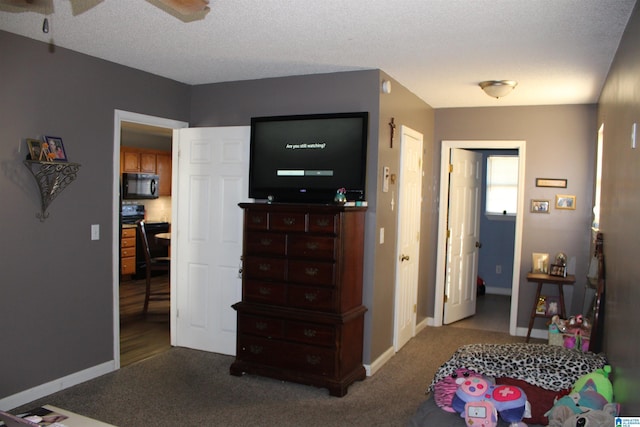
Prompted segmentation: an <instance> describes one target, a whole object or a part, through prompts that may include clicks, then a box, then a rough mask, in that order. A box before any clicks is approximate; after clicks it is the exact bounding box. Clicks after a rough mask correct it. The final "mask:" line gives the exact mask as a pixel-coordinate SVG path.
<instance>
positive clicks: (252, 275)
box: [230, 203, 367, 397]
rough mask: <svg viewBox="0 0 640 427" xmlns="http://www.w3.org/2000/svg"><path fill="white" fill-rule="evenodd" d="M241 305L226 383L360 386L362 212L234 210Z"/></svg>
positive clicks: (336, 389)
mask: <svg viewBox="0 0 640 427" xmlns="http://www.w3.org/2000/svg"><path fill="white" fill-rule="evenodd" d="M240 206H241V207H242V208H243V209H244V243H243V257H242V259H243V270H242V301H240V302H239V303H237V304H234V305H233V308H234V309H235V310H236V311H237V317H238V322H237V324H238V329H237V341H236V342H237V348H236V360H235V362H234V363H233V364H232V365H231V368H230V373H231V374H232V375H237V376H239V375H242V374H243V373H251V374H257V375H264V376H269V377H273V378H277V379H282V380H286V381H293V382H299V383H303V384H311V385H315V386H318V387H326V388H328V389H329V393H330V394H331V395H333V396H339V397H340V396H344V395H345V394H346V393H347V389H348V387H349V385H351V384H352V383H353V382H354V381H358V380H363V379H364V378H365V370H364V367H363V365H362V351H363V350H362V347H363V328H364V313H365V312H366V310H367V309H366V308H365V307H364V306H363V305H362V281H363V275H362V269H363V262H364V261H363V253H364V249H363V248H364V217H365V210H366V208H361V207H353V208H351V207H344V206H328V205H296V204H277V205H276V204H273V205H271V204H266V203H255V204H252V203H241V204H240Z"/></svg>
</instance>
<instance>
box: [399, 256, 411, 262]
mask: <svg viewBox="0 0 640 427" xmlns="http://www.w3.org/2000/svg"><path fill="white" fill-rule="evenodd" d="M402 261H409V255H405V254H402V255H400V262H402Z"/></svg>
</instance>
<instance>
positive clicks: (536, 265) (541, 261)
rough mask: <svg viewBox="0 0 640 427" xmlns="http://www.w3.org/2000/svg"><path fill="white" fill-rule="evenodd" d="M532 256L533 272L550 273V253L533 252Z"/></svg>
mask: <svg viewBox="0 0 640 427" xmlns="http://www.w3.org/2000/svg"><path fill="white" fill-rule="evenodd" d="M531 258H532V267H531V272H532V273H538V274H548V273H549V254H545V253H541V252H533V254H532V255H531Z"/></svg>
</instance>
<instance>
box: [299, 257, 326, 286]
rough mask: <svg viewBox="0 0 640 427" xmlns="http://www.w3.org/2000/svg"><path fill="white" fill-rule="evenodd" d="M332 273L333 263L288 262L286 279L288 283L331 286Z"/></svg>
mask: <svg viewBox="0 0 640 427" xmlns="http://www.w3.org/2000/svg"><path fill="white" fill-rule="evenodd" d="M334 272H335V264H334V263H333V262H315V261H298V260H290V261H289V267H288V273H289V274H288V278H289V282H295V283H301V284H309V285H327V286H332V285H333V284H334V283H335V279H334V277H335V274H334Z"/></svg>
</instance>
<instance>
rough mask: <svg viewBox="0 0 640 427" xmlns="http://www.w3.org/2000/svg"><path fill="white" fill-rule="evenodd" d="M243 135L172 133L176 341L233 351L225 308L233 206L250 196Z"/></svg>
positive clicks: (233, 270)
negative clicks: (176, 168)
mask: <svg viewBox="0 0 640 427" xmlns="http://www.w3.org/2000/svg"><path fill="white" fill-rule="evenodd" d="M249 132H250V131H249V127H248V126H247V127H244V126H243V127H220V128H189V129H180V130H176V131H174V136H173V138H174V139H173V142H174V152H175V150H176V149H177V161H178V170H177V173H176V174H174V176H175V180H176V181H175V182H174V184H176V185H174V186H173V188H174V190H173V192H172V193H173V202H174V203H175V207H174V215H175V216H174V217H173V224H172V229H171V238H172V265H171V268H172V280H171V284H172V287H174V289H173V295H175V298H172V305H173V307H172V311H173V312H174V314H175V337H174V338H175V339H174V342H175V345H177V346H181V347H189V348H195V349H199V350H205V351H212V352H216V353H222V354H229V355H234V354H235V351H236V347H235V345H236V344H235V343H236V312H235V310H233V308H232V307H231V305H232V304H234V303H236V302H238V301H240V299H241V292H242V288H241V286H242V285H241V280H240V275H239V268H240V256H241V254H242V218H243V214H242V210H241V209H240V208H239V207H238V203H239V202H243V201H247V200H248V177H249ZM176 147H177V148H176ZM175 157H176V156H175V154H174V158H175Z"/></svg>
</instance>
